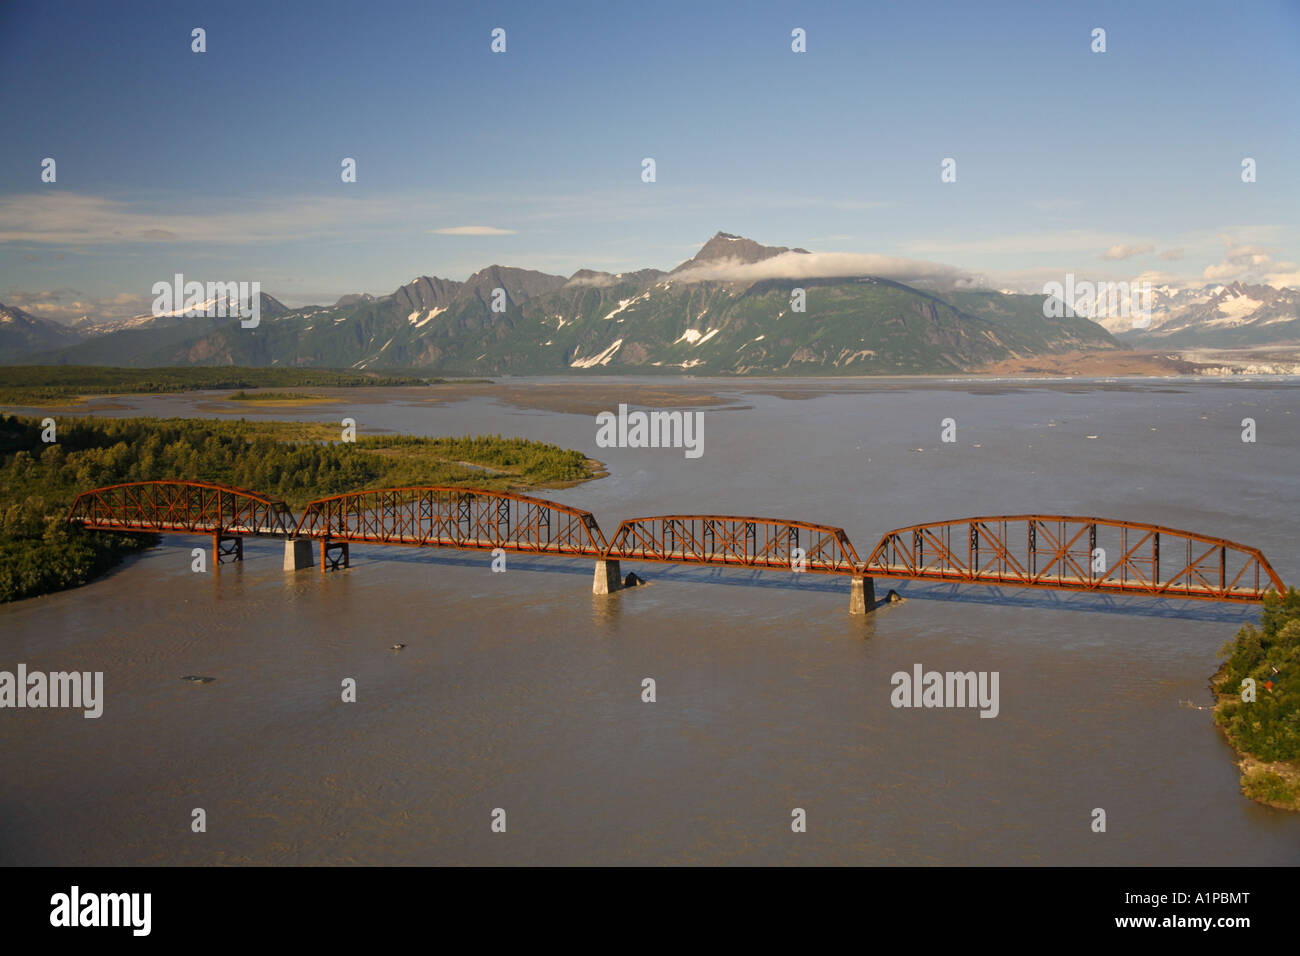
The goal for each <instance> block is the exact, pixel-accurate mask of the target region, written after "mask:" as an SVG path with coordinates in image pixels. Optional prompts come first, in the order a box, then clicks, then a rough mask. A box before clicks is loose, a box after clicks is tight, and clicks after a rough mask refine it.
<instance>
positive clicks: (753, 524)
mask: <svg viewBox="0 0 1300 956" xmlns="http://www.w3.org/2000/svg"><path fill="white" fill-rule="evenodd" d="M796 552H799V553H796ZM605 557H607V558H617V559H623V560H630V561H666V562H672V563H675V564H680V563H685V564H712V565H722V566H727V567H746V568H768V569H773V570H781V571H793V570H796V569H798V570H801V571H810V572H814V573H820V574H854V573H856V569H857V566H858V563H859V561H858V555H857V552H856V551H854V549H853V545H852V543H850V541H849V538H848V535H846V534H845V533H844V531H843V530H842V529H841V528H834V527H831V526H829V525H820V524H810V523H808V522H804V521H785V520H782V519H778V518H751V517H741V516H732V515H658V516H656V517H651V518H629V519H628V520H627V521H624V522H623V523H622V524H620V525H619V526H618V530H617V531H615V532H614V537H613V539H612V540H611V542H610V546H609V550H608V551H607V552H606V554H605Z"/></svg>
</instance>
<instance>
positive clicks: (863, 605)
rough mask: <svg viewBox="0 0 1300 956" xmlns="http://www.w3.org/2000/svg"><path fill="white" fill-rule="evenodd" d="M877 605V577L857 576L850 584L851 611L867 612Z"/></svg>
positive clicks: (851, 612) (853, 612)
mask: <svg viewBox="0 0 1300 956" xmlns="http://www.w3.org/2000/svg"><path fill="white" fill-rule="evenodd" d="M875 606H876V579H875V578H867V577H861V578H859V577H855V578H853V582H852V583H851V584H850V585H849V613H850V614H866V613H867V612H868V611H870V610H873V609H874V608H875Z"/></svg>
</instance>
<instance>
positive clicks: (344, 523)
mask: <svg viewBox="0 0 1300 956" xmlns="http://www.w3.org/2000/svg"><path fill="white" fill-rule="evenodd" d="M297 534H299V535H309V536H312V537H318V538H330V539H332V540H339V541H359V542H366V543H371V544H405V545H413V546H417V547H419V546H425V547H451V548H470V549H478V550H492V549H495V548H501V549H503V550H505V551H524V552H530V553H540V554H570V555H583V556H588V557H600V555H601V554H602V553H603V552H604V551H605V547H606V545H605V536H604V535H603V534H602V533H601V530H600V526H599V525H597V524H596V519H595V518H594V517H593V516H592V514H591V513H590V512H588V511H581V510H579V509H577V508H570V507H569V506H567V505H562V504H558V503H556V502H554V501H547V500H546V499H544V498H533V497H531V496H529V495H521V494H515V493H513V492H504V491H483V490H480V489H477V488H457V487H454V486H442V485H422V486H413V487H409V488H378V489H373V490H370V491H354V492H349V493H348V494H343V495H334V496H332V497H329V498H320V499H318V500H316V501H313V502H311V503H310V504H308V505H307V508H306V510H305V511H304V512H303V516H302V519H301V520H300V521H299V522H298V527H297Z"/></svg>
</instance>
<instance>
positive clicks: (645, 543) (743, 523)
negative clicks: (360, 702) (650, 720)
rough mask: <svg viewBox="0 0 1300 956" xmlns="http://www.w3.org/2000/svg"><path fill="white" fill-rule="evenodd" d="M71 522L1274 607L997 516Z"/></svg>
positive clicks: (520, 502) (157, 507) (381, 500)
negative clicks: (882, 528) (871, 534)
mask: <svg viewBox="0 0 1300 956" xmlns="http://www.w3.org/2000/svg"><path fill="white" fill-rule="evenodd" d="M68 520H69V521H70V522H73V523H75V524H80V525H81V526H83V527H85V528H89V529H93V530H102V531H134V532H151V533H177V534H190V535H193V534H204V535H211V536H212V539H213V550H214V552H215V555H216V560H217V561H218V562H220V561H221V560H223V559H224V558H234V559H236V560H238V559H240V558H242V556H243V544H242V539H243V538H244V537H245V536H250V535H251V536H258V537H274V538H283V539H286V547H285V567H286V568H287V569H297V568H300V567H304V566H307V565H310V564H311V563H312V553H311V549H312V542H313V541H317V542H319V545H320V567H321V570H328V569H337V568H341V567H347V566H348V563H349V555H348V546H349V545H350V544H352V543H358V544H372V545H406V546H410V547H435V548H458V549H462V550H478V551H495V550H496V549H501V550H502V551H509V552H520V553H525V554H553V555H562V556H567V557H576V558H589V559H594V560H595V562H596V576H595V583H594V590H595V591H596V592H597V593H606V592H608V591H615V590H618V589H619V588H620V587H621V586H622V580H621V578H620V568H619V562H620V561H648V562H666V563H672V564H686V565H692V564H695V565H710V566H715V567H718V566H720V567H733V568H754V569H767V570H773V571H784V572H796V573H801V572H806V573H813V574H838V575H844V576H846V577H849V578H850V579H851V581H852V585H851V592H850V594H851V599H850V610H851V611H852V612H854V613H860V612H863V611H865V610H868V609H870V607H872V606H873V605H874V602H875V588H874V580H875V579H877V578H880V579H885V580H904V581H943V582H949V583H958V584H986V585H997V586H1004V587H1026V588H1049V589H1052V590H1057V591H1091V592H1094V593H1100V594H1107V593H1109V594H1113V593H1120V594H1134V595H1145V596H1148V597H1162V598H1190V599H1198V600H1207V601H1232V602H1258V601H1261V600H1263V597H1264V595H1265V594H1266V593H1267V592H1269V591H1270V590H1272V591H1277V592H1278V593H1285V591H1286V588H1285V586H1284V585H1283V583H1282V579H1281V578H1280V577H1278V575H1277V572H1275V571H1274V570H1273V567H1272V566H1271V565H1270V564H1269V562H1268V560H1267V559H1266V558H1265V557H1264V555H1263V554H1262V553H1260V551H1259V550H1258V549H1257V548H1252V547H1249V546H1248V545H1243V544H1237V543H1235V542H1232V541H1228V540H1225V539H1223V538H1215V537H1210V536H1207V535H1202V534H1196V533H1194V532H1190V531H1179V530H1177V529H1174V528H1166V527H1162V526H1160V525H1153V524H1145V523H1142V522H1134V521H1116V520H1109V519H1105V518H1092V517H1078V516H1069V515H1033V514H1024V515H992V516H986V517H979V518H960V519H956V520H950V521H936V522H931V523H926V524H918V525H912V526H910V527H906V528H898V529H895V530H893V531H889V532H886V533H885V535H884V536H883V537H882V538H881V539H880V541H879V542H878V543H877V544H876V546H875V547H874V548H873V549H872V550H871V551H870V552H869V553H868V554H867V557H866V558H865V560H864V559H863V558H862V557H860V556H859V552H858V551H857V550H856V549H855V548H854V547H853V544H852V543H851V542H850V541H849V537H848V535H847V534H845V532H844V530H843V529H842V528H836V527H832V526H830V525H821V524H813V523H809V522H805V521H788V520H783V519H777V518H758V517H747V516H735V515H658V516H654V517H647V518H629V519H628V520H626V521H624V522H622V523H621V524H620V525H619V526H618V529H617V530H616V531H615V532H614V534H613V536H612V537H611V538H609V539H608V540H607V539H606V538H605V536H604V534H603V533H602V532H601V530H600V526H599V525H598V524H597V523H596V519H595V517H594V516H593V515H592V514H591V513H590V512H588V511H582V510H580V509H578V508H573V507H571V506H568V505H562V504H559V503H557V502H554V501H548V500H546V499H544V498H535V497H532V496H530V495H522V494H516V493H513V492H504V491H488V490H484V489H478V488H465V487H457V486H450V487H449V486H438V485H424V486H412V487H404V488H379V489H373V490H366V491H354V492H348V493H346V494H341V495H334V496H331V497H328V498H320V499H318V500H316V501H312V502H310V503H309V504H308V505H307V506H306V508H305V509H304V511H303V513H302V516H301V518H297V519H295V517H294V515H293V513H292V511H291V510H290V508H289V506H288V505H287V504H285V503H284V502H283V501H280V500H279V499H277V498H274V497H271V496H269V495H262V494H258V493H256V492H252V491H248V490H246V489H243V488H236V487H233V486H229V485H220V484H213V483H211V482H196V481H144V482H134V483H128V484H119V485H111V486H109V487H106V488H96V489H95V490H93V491H87V492H84V493H82V494H81V495H79V496H78V497H77V499H76V501H75V502H74V503H73V505H72V509H71V510H70V511H69V513H68Z"/></svg>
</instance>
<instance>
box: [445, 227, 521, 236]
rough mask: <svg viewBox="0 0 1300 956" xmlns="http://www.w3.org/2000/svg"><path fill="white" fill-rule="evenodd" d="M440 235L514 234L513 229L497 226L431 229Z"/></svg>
mask: <svg viewBox="0 0 1300 956" xmlns="http://www.w3.org/2000/svg"><path fill="white" fill-rule="evenodd" d="M429 231H430V232H432V233H433V234H434V235H438V236H513V235H514V234H515V230H513V229H498V228H497V227H496V226H449V227H447V228H445V229H430V230H429Z"/></svg>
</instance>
